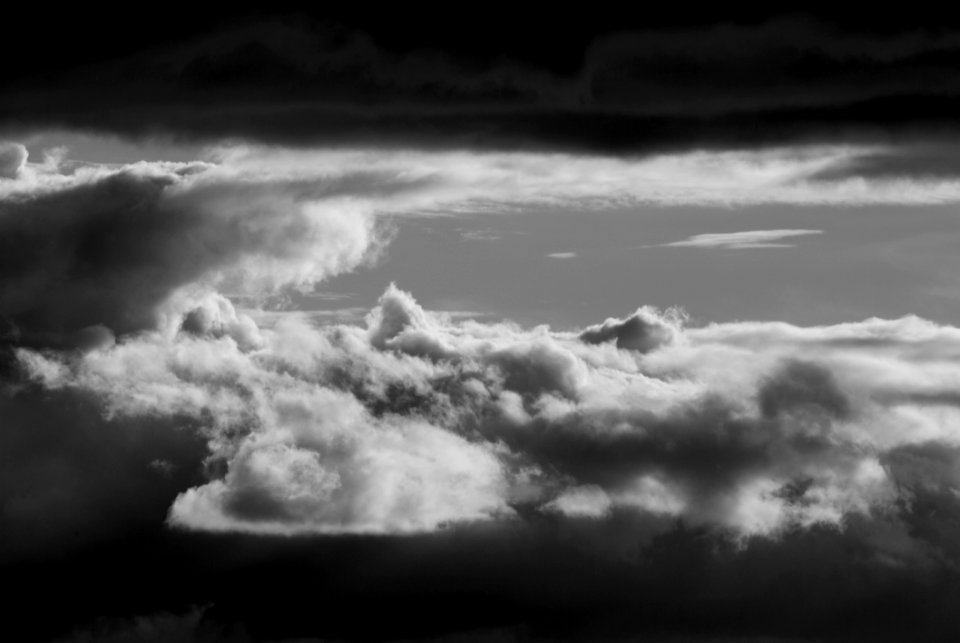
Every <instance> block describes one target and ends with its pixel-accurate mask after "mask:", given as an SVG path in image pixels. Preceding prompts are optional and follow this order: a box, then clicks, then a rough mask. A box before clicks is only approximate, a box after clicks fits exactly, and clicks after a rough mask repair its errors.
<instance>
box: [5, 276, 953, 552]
mask: <svg viewBox="0 0 960 643" xmlns="http://www.w3.org/2000/svg"><path fill="white" fill-rule="evenodd" d="M214 310H215V311H217V313H216V315H214V314H213V313H212V312H211V311H214ZM204 311H206V312H204ZM218 315H219V317H218ZM235 317H238V315H237V313H236V312H235V311H231V310H230V306H229V302H227V301H226V300H223V299H220V300H217V301H215V302H213V303H212V304H211V303H207V304H205V305H203V306H201V307H199V308H197V309H195V310H193V311H188V312H187V313H185V314H184V315H183V316H182V317H181V322H180V326H179V328H180V330H179V331H178V332H177V333H175V334H174V335H170V334H169V333H168V334H164V333H162V332H159V331H155V332H150V333H145V334H141V335H138V336H135V337H131V338H128V339H126V340H123V341H120V342H118V343H117V344H116V345H113V346H104V347H102V348H98V349H96V350H92V351H89V352H87V353H85V354H77V353H74V354H70V355H64V354H57V353H42V352H37V351H34V350H29V349H20V350H19V351H18V359H19V362H20V364H21V366H22V368H24V369H25V370H26V371H27V372H28V373H29V374H30V375H31V376H32V377H33V378H34V379H36V380H37V381H39V382H41V383H43V384H44V386H46V387H48V388H51V389H60V388H67V389H71V390H72V389H79V390H83V391H87V392H92V393H94V394H96V395H97V396H98V397H99V398H100V399H101V400H102V401H103V403H104V404H105V408H106V409H107V412H108V413H109V414H110V415H111V416H115V417H155V416H181V417H191V418H194V419H195V420H196V422H197V423H198V424H199V425H201V426H203V429H202V431H203V435H204V436H205V437H206V440H207V442H208V448H209V450H210V454H209V457H208V460H209V461H210V463H212V464H211V471H215V472H219V473H217V474H214V475H213V477H212V478H211V479H210V480H209V481H208V482H206V483H204V484H201V485H199V486H195V487H193V488H191V489H189V490H187V491H185V492H183V493H181V494H180V495H179V497H177V499H176V501H175V502H174V503H173V506H172V507H171V508H170V513H169V521H170V523H171V524H173V525H176V526H179V527H185V528H189V529H200V530H221V531H222V530H232V531H245V532H253V533H278V534H296V533H343V532H347V533H412V532H423V531H431V530H435V529H438V528H440V527H442V526H444V525H448V524H455V523H458V522H464V521H466V522H476V521H504V520H507V521H509V520H515V519H516V517H517V516H519V515H526V514H527V513H529V512H531V511H532V512H534V513H542V514H544V515H558V514H559V515H562V516H567V517H569V518H571V519H601V518H603V517H605V516H609V515H611V514H612V513H618V512H619V513H623V512H626V513H629V514H636V515H639V516H648V517H649V519H650V520H660V519H662V518H664V517H665V518H669V519H672V520H681V521H684V522H686V523H687V524H691V525H699V526H704V527H707V528H711V529H716V530H719V531H720V532H721V533H726V534H729V535H731V536H732V537H734V538H748V537H756V536H768V537H776V536H778V535H781V534H784V533H787V532H789V531H790V530H793V529H805V528H812V527H814V526H829V527H834V528H842V527H843V526H844V525H845V524H847V522H848V521H849V520H852V519H853V518H855V517H858V516H859V517H861V518H862V519H869V520H877V521H880V522H881V523H885V524H888V525H890V527H889V529H892V530H894V531H900V532H903V533H906V532H905V529H906V527H905V526H904V523H903V522H902V516H901V511H902V508H903V506H904V504H905V503H906V504H909V502H910V501H911V498H912V497H913V494H915V493H918V492H923V491H924V489H932V488H936V489H954V485H955V483H956V480H955V476H952V474H950V473H949V472H950V471H951V469H950V465H948V464H946V465H943V466H939V467H924V466H923V464H922V463H924V462H926V461H928V460H930V459H931V458H932V459H933V460H934V461H937V459H938V458H940V459H941V460H942V461H943V462H952V461H953V460H951V458H952V457H953V456H951V455H949V454H951V453H953V451H954V450H956V449H957V448H960V434H958V433H957V432H956V430H955V421H954V420H955V419H956V417H957V414H958V413H960V410H958V408H957V406H956V404H954V405H953V406H950V405H948V404H942V403H937V404H932V403H930V402H929V397H930V396H936V395H938V394H946V393H949V392H950V391H952V387H953V386H954V383H955V382H956V381H957V377H958V376H960V372H958V371H957V370H956V368H955V366H954V365H953V363H952V362H950V361H946V362H945V361H943V360H942V359H937V358H936V357H935V356H934V355H933V353H932V352H931V349H932V348H933V347H934V346H936V347H937V350H938V351H940V352H941V353H942V354H950V353H951V351H955V350H957V349H960V344H957V342H958V341H960V331H957V330H956V329H953V328H950V327H943V326H937V325H935V324H932V323H930V322H925V321H923V320H918V319H909V318H908V319H902V320H866V321H864V322H860V323H856V324H846V325H839V326H828V327H812V328H801V327H794V326H789V325H786V324H776V323H770V324H766V323H747V324H740V323H730V324H720V325H709V326H704V327H688V326H687V325H686V321H685V319H684V317H683V315H682V314H680V313H678V312H675V311H668V312H660V311H657V310H655V309H652V308H641V309H639V310H638V311H637V312H636V313H635V314H634V315H631V316H629V317H627V318H624V319H614V318H611V319H608V320H607V321H606V322H604V323H602V324H599V325H596V326H592V327H590V328H587V329H584V330H583V331H581V332H567V331H564V332H560V331H552V330H550V329H549V328H548V327H546V326H541V327H537V328H533V329H524V328H521V327H518V326H514V325H511V324H509V323H493V324H486V323H481V322H477V321H470V320H465V321H455V320H453V319H451V318H450V317H448V316H443V315H437V314H434V313H431V312H429V311H426V310H424V309H423V308H421V307H420V306H419V305H418V304H417V303H416V301H415V300H414V299H413V297H412V296H410V295H409V294H408V293H405V292H403V291H401V290H399V289H397V288H395V287H393V286H391V287H390V288H389V289H388V290H387V291H386V292H385V293H384V295H383V297H382V298H381V300H380V302H379V303H378V305H377V306H376V307H375V308H374V309H373V310H372V311H371V313H370V314H369V315H368V318H367V321H366V325H365V326H354V325H326V326H313V325H311V324H309V323H308V322H307V321H306V320H305V318H303V317H302V316H300V315H290V316H288V317H286V318H280V319H278V320H276V321H275V323H274V324H273V325H272V326H271V327H270V328H255V327H254V326H253V325H252V324H253V322H252V321H250V320H247V321H246V322H244V323H236V322H232V321H231V320H233V319H234V318H235ZM198 319H204V320H207V321H205V322H203V323H200V322H198V321H197V320H198ZM210 320H214V321H210ZM217 320H220V321H217ZM222 320H226V322H224V321H222ZM252 337H255V338H256V341H252V340H251V338H252ZM878 341H879V342H880V344H881V345H880V347H879V348H878V344H877V342H878ZM894 392H898V393H899V394H900V396H899V397H898V396H896V395H894ZM911 395H914V396H924V395H925V396H928V397H927V398H926V401H925V399H924V398H922V397H910V396H911ZM213 463H218V464H215V466H214V464H213ZM904 538H906V540H907V541H908V542H909V541H910V537H908V536H904ZM878 546H879V545H878ZM939 548H940V545H937V546H933V545H930V544H929V543H926V542H925V541H924V542H919V543H915V544H914V545H912V546H911V547H908V548H907V550H906V552H904V551H900V552H899V553H897V554H896V555H898V556H914V557H921V558H922V557H924V556H934V555H938V554H937V553H936V552H938V551H939V550H940V549H939ZM931 552H933V553H931Z"/></svg>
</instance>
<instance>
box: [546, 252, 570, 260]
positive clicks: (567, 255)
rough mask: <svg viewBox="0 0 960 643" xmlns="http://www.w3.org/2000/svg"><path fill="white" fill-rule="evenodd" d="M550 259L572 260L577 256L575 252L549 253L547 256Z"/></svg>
mask: <svg viewBox="0 0 960 643" xmlns="http://www.w3.org/2000/svg"><path fill="white" fill-rule="evenodd" d="M547 256H548V257H550V258H552V259H573V258H574V257H576V256H577V253H576V252H551V253H550V254H548V255H547Z"/></svg>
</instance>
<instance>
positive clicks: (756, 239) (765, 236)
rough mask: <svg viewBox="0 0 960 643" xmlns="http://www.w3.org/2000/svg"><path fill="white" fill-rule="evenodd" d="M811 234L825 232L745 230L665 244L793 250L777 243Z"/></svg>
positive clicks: (668, 245) (700, 236) (705, 235)
mask: <svg viewBox="0 0 960 643" xmlns="http://www.w3.org/2000/svg"><path fill="white" fill-rule="evenodd" d="M810 234H823V230H745V231H743V232H722V233H714V234H695V235H693V236H692V237H690V238H688V239H683V240H682V241H674V242H672V243H665V244H663V247H665V248H680V247H688V248H731V249H735V250H742V249H747V248H793V247H795V246H794V245H793V244H792V243H775V242H776V241H780V240H781V239H789V238H790V237H800V236H804V235H810Z"/></svg>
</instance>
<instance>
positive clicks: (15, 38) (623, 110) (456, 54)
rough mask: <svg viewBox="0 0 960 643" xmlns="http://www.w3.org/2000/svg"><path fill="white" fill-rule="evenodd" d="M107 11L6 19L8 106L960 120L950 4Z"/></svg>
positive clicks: (668, 136)
mask: <svg viewBox="0 0 960 643" xmlns="http://www.w3.org/2000/svg"><path fill="white" fill-rule="evenodd" d="M97 11H98V10H90V11H88V10H87V9H84V10H83V11H82V12H79V13H78V15H73V16H70V14H69V13H66V14H65V15H64V18H63V19H62V20H61V21H58V23H57V25H54V26H51V30H50V31H48V32H46V33H45V40H44V41H43V42H42V43H41V42H39V41H38V40H37V39H36V38H35V37H34V35H33V34H32V33H31V32H30V31H29V30H23V31H22V32H18V33H13V34H7V35H5V38H6V39H7V40H6V41H7V42H8V47H9V49H10V50H11V51H18V52H23V53H22V54H21V55H20V56H19V57H18V58H17V60H16V63H14V64H11V65H10V66H9V67H8V70H7V71H6V72H5V76H4V79H3V80H2V81H0V91H2V93H3V95H4V101H3V105H2V106H0V123H2V124H4V125H6V126H7V127H9V128H13V129H17V130H22V129H24V128H32V127H40V128H49V127H66V128H72V129H87V128H89V129H94V130H99V131H105V132H115V133H121V134H127V135H150V134H158V133H160V134H164V133H165V134H172V135H176V136H178V137H184V138H187V139H202V140H203V139H205V140H211V139H217V138H221V137H225V136H237V137H245V138H253V139H257V140H261V141H266V142H275V143H283V144H289V145H309V144H317V143H324V144H344V145H351V144H357V143H362V144H368V145H369V144H372V145H411V144H412V145H416V146H431V147H436V146H439V147H447V148H458V147H470V148H474V149H476V148H481V147H482V148H511V149H517V148H520V149H527V148H539V149H557V148H559V149H566V150H571V149H572V150H590V151H599V152H614V153H632V152H647V151H656V150H661V149H685V148H703V147H715V148H716V147H737V146H748V147H752V146H758V145H771V144H784V143H793V142H809V141H813V142H830V143H836V142H839V141H847V142H884V143H891V142H902V141H915V140H919V141H921V142H924V141H927V142H929V141H936V142H940V143H943V142H944V141H948V142H952V141H955V140H956V134H957V128H956V119H955V113H956V111H957V106H958V96H960V93H958V82H957V79H956V74H955V73H954V72H955V69H956V68H957V65H958V62H960V24H958V23H957V22H956V20H955V18H951V17H950V16H949V14H947V13H946V10H944V11H943V12H940V13H937V12H929V11H928V12H926V13H922V14H921V13H920V12H918V13H917V14H916V15H904V13H903V12H902V11H893V10H891V11H883V10H880V9H879V8H877V7H873V8H871V10H870V11H869V12H862V11H853V10H851V11H849V12H845V11H843V10H841V9H840V8H836V7H835V8H834V10H833V11H832V12H830V11H827V12H816V11H812V10H810V9H809V8H808V9H807V10H806V11H805V12H803V13H800V12H796V11H791V10H790V9H789V8H787V7H782V8H780V9H779V10H778V13H771V12H766V13H763V12H761V13H758V12H757V11H756V9H751V10H746V9H736V8H734V7H726V6H725V7H724V9H723V10H719V9H717V10H712V11H711V10H702V11H701V10H698V11H695V12H692V11H688V10H687V9H686V8H677V9H671V8H669V7H663V6H662V7H659V8H652V7H651V8H645V9H644V11H642V12H637V15H634V16H629V15H617V14H611V13H604V12H598V13H597V15H595V16H591V15H586V14H588V13H590V12H585V11H580V10H578V11H570V12H563V11H551V12H550V15H533V14H531V15H529V16H523V15H520V13H518V12H517V11H516V10H515V8H513V9H511V8H508V7H502V8H501V9H495V8H492V7H485V8H484V9H483V10H482V11H480V10H465V11H466V15H461V14H460V13H459V12H458V11H454V10H452V9H451V10H447V11H440V12H438V13H435V14H431V15H417V14H416V13H406V12H402V13H401V14H397V13H395V12H394V13H391V12H390V11H385V12H380V11H379V10H377V11H362V10H358V11H347V10H343V11H336V10H333V9H331V10H330V11H328V12H326V13H318V12H314V13H310V11H309V10H308V11H304V10H302V9H301V10H290V11H286V12H285V11H284V10H283V7H280V6H278V7H276V8H275V11H276V13H275V14H274V15H267V16H253V15H249V14H246V15H245V14H243V13H238V14H235V15H233V16H230V17H228V16H224V15H218V14H216V13H214V12H209V13H204V12H203V11H201V10H199V9H198V10H196V11H191V12H190V14H191V15H190V18H189V19H186V18H185V17H184V16H181V15H180V14H179V13H173V12H172V15H163V14H164V13H165V12H159V13H158V14H157V15H154V16H152V17H151V19H150V20H149V21H147V22H148V23H149V24H138V25H137V28H136V29H130V30H129V32H128V30H126V29H113V28H112V25H113V22H112V21H111V20H109V19H108V18H109V17H108V16H102V15H98V13H97ZM111 17H112V16H111ZM107 25H111V26H110V27H108V26H107Z"/></svg>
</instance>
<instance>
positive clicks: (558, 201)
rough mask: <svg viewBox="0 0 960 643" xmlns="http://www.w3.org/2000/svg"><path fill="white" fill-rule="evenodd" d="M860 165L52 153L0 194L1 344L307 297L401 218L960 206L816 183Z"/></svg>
mask: <svg viewBox="0 0 960 643" xmlns="http://www.w3.org/2000/svg"><path fill="white" fill-rule="evenodd" d="M17 149H19V148H17ZM861 152H862V150H858V149H854V148H849V149H848V148H816V149H800V150H791V149H783V150H777V151H764V152H724V153H704V152H697V153H691V154H682V155H664V156H656V157H650V158H641V159H616V158H607V157H590V156H571V155H561V154H516V153H509V154H507V153H503V154H501V153H467V152H442V153H441V152H422V151H419V152H418V151H410V150H406V151H398V150H392V151H387V150H382V151H374V150H326V151H303V150H300V151H294V150H281V149H275V148H256V147H245V146H226V147H220V148H216V149H213V150H211V151H210V152H208V154H207V158H206V160H204V161H197V162H182V163H167V162H152V163H147V162H141V163H134V164H126V165H96V164H83V163H81V164H71V163H70V162H69V161H67V160H66V159H65V158H64V157H62V156H59V157H57V156H49V155H47V156H46V157H45V159H44V160H43V161H42V162H39V163H30V162H27V163H26V164H25V165H23V167H22V168H21V169H20V170H18V174H17V177H16V178H15V179H13V180H5V181H4V182H3V184H2V185H0V233H2V236H0V239H2V240H0V250H2V253H0V269H2V271H3V274H4V276H5V279H4V282H3V283H2V284H0V319H2V320H3V325H2V327H0V333H2V336H3V337H4V338H5V340H4V341H5V342H7V343H9V342H14V343H20V344H30V345H37V346H39V345H48V346H86V345H88V344H90V345H96V344H97V343H98V342H100V341H107V340H106V339H104V337H105V336H104V331H103V327H105V328H107V329H109V331H110V332H112V333H115V334H116V333H119V334H123V333H128V332H133V331H137V330H142V329H147V328H152V327H154V326H155V325H156V323H158V320H159V319H160V318H161V317H163V316H164V315H166V314H168V312H167V308H168V307H170V306H173V307H174V308H177V307H178V306H179V308H181V309H182V307H183V306H184V305H188V304H189V302H190V301H192V299H191V298H195V297H199V296H201V295H202V294H203V292H205V291H206V290H209V289H219V290H221V291H223V292H226V293H229V294H230V295H232V296H238V297H241V296H242V297H247V298H249V299H250V300H251V301H255V300H263V301H266V298H268V297H275V296H277V295H278V294H281V293H282V292H283V291H284V289H288V290H289V289H290V288H295V289H296V288H299V289H309V288H311V287H312V286H313V285H314V284H316V283H318V282H320V281H322V280H323V279H325V278H327V277H329V276H332V275H336V274H340V273H343V272H345V271H349V270H352V269H354V268H356V267H358V266H360V265H364V264H366V263H369V262H372V261H375V260H376V258H377V257H378V256H379V254H380V251H381V250H382V248H383V247H384V245H385V244H386V242H387V241H388V240H389V237H390V234H391V229H392V228H391V225H390V223H389V216H391V215H416V216H456V215H457V214H458V213H462V212H473V213H477V212H491V213H496V212H499V213H504V214H508V213H515V212H518V211H519V210H520V209H521V207H520V206H522V205H527V204H541V205H552V206H556V207H569V206H576V207H581V208H583V207H588V208H593V209H602V208H608V207H618V206H624V205H628V204H637V203H657V204H667V205H669V204H702V205H705V204H712V205H729V204H752V203H791V204H814V203H837V204H863V203H949V202H954V201H957V200H960V183H956V182H953V181H951V180H943V181H939V182H936V183H929V182H925V181H918V182H910V181H907V182H903V181H897V182H888V181H886V180H885V179H877V180H870V181H864V180H863V179H848V180H838V181H833V182H830V183H824V182H823V181H821V180H818V179H816V178H815V176H816V174H817V173H818V172H820V171H822V170H823V169H824V168H828V167H833V166H836V165H837V164H842V163H843V162H845V159H851V158H856V157H857V154H859V153H861ZM816 232H818V231H812V230H774V231H749V232H741V233H733V234H721V235H697V236H696V237H693V238H691V239H688V240H685V241H680V242H675V243H673V244H668V245H674V246H677V245H686V246H697V247H729V248H757V247H768V246H771V245H783V244H773V243H771V242H773V241H776V240H779V239H783V238H787V237H789V236H795V235H799V234H814V233H816ZM562 254H563V255H565V254H567V253H554V257H556V258H560V257H559V255H562ZM191 292H192V293H194V294H190V293H191ZM178 301H187V304H182V303H177V302H178ZM170 314H172V313H170ZM97 329H99V330H97ZM91 342H92V344H91Z"/></svg>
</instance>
